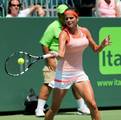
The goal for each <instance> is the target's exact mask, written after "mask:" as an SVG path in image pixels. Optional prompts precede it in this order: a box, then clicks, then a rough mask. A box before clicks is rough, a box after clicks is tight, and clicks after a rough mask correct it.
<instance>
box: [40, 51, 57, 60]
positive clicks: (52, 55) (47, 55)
mask: <svg viewBox="0 0 121 120" xmlns="http://www.w3.org/2000/svg"><path fill="white" fill-rule="evenodd" d="M57 56H58V53H57V52H55V51H51V52H50V53H48V54H46V55H43V56H42V59H46V58H49V57H57Z"/></svg>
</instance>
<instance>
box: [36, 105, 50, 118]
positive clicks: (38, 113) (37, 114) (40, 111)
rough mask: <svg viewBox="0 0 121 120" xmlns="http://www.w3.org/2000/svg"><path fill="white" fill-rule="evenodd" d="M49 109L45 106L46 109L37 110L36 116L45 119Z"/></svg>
mask: <svg viewBox="0 0 121 120" xmlns="http://www.w3.org/2000/svg"><path fill="white" fill-rule="evenodd" d="M48 109H49V106H48V105H47V104H45V106H44V109H43V110H41V109H36V110H35V115H36V117H44V116H45V113H46V112H47V110H48Z"/></svg>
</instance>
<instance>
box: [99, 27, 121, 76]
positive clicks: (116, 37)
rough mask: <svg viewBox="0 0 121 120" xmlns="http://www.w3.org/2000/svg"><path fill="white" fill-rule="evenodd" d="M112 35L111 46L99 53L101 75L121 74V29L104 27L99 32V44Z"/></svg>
mask: <svg viewBox="0 0 121 120" xmlns="http://www.w3.org/2000/svg"><path fill="white" fill-rule="evenodd" d="M108 35H110V39H111V40H110V41H111V42H112V44H111V45H109V46H107V47H105V48H104V49H103V50H102V51H101V52H100V53H99V70H100V72H101V74H105V75H106V74H121V27H103V28H101V29H100V32H99V43H100V44H101V42H102V40H104V38H105V37H106V36H108Z"/></svg>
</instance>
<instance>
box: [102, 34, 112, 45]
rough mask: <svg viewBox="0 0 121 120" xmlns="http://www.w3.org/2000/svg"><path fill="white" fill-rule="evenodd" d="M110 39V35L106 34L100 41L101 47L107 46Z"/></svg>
mask: <svg viewBox="0 0 121 120" xmlns="http://www.w3.org/2000/svg"><path fill="white" fill-rule="evenodd" d="M111 43H112V42H111V41H110V35H108V36H107V37H106V38H105V39H104V40H103V41H102V43H101V45H102V46H103V47H106V46H108V45H111Z"/></svg>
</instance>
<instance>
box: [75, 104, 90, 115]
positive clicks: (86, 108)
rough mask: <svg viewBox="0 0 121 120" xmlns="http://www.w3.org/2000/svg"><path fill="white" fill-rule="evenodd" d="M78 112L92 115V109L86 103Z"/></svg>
mask: <svg viewBox="0 0 121 120" xmlns="http://www.w3.org/2000/svg"><path fill="white" fill-rule="evenodd" d="M77 114H79V115H82V114H86V115H90V110H89V108H88V107H87V106H86V105H84V106H83V108H79V109H78V112H77Z"/></svg>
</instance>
